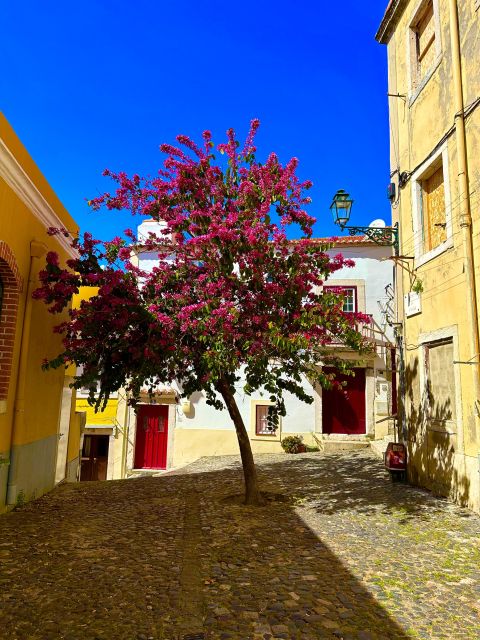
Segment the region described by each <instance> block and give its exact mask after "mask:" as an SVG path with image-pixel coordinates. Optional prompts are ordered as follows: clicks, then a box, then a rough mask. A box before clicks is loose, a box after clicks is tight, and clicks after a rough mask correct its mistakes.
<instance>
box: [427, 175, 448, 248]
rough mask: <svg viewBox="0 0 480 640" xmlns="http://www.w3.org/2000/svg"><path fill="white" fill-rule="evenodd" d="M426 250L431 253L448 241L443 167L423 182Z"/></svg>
mask: <svg viewBox="0 0 480 640" xmlns="http://www.w3.org/2000/svg"><path fill="white" fill-rule="evenodd" d="M421 187H422V213H423V238H424V250H425V251H431V250H432V249H434V248H435V247H438V245H439V244H442V242H445V240H446V239H447V222H446V210H445V184H444V180H443V167H441V166H440V167H439V168H438V169H437V170H436V171H435V172H434V173H433V174H431V175H430V176H429V177H428V178H425V179H424V180H422V181H421Z"/></svg>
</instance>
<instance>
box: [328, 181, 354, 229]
mask: <svg viewBox="0 0 480 640" xmlns="http://www.w3.org/2000/svg"><path fill="white" fill-rule="evenodd" d="M352 204H353V200H352V199H351V198H350V196H349V194H348V193H347V192H346V191H344V190H343V189H339V190H338V191H337V193H336V194H335V195H334V196H333V200H332V204H331V205H330V211H331V212H332V214H333V221H334V223H335V224H338V225H339V227H340V228H341V229H343V228H344V227H345V225H346V224H347V222H348V221H349V220H350V211H351V210H352Z"/></svg>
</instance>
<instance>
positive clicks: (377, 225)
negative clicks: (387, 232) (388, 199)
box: [368, 218, 386, 229]
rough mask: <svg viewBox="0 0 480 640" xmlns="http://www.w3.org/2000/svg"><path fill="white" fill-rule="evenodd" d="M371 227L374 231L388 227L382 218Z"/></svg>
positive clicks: (374, 221) (371, 224)
mask: <svg viewBox="0 0 480 640" xmlns="http://www.w3.org/2000/svg"><path fill="white" fill-rule="evenodd" d="M368 226H369V227H373V228H374V229H384V228H385V227H386V224H385V220H382V219H381V218H377V220H373V222H371V223H370V224H369V225H368Z"/></svg>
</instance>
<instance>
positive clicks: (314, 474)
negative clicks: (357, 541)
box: [261, 453, 471, 519]
mask: <svg viewBox="0 0 480 640" xmlns="http://www.w3.org/2000/svg"><path fill="white" fill-rule="evenodd" d="M321 459H322V462H321V463H320V464H318V462H316V461H315V457H314V456H312V455H308V454H307V455H300V456H298V455H297V456H295V458H294V459H292V460H287V461H285V462H283V463H272V464H266V465H263V466H262V469H261V474H274V473H275V466H276V465H277V464H286V465H288V469H289V477H291V478H292V479H293V481H294V484H295V487H296V488H295V496H297V497H298V499H299V500H300V501H301V500H304V501H306V502H308V505H309V506H310V507H311V508H315V509H316V510H317V511H318V512H321V513H324V514H333V513H337V512H339V511H349V510H354V511H355V512H357V513H363V514H374V513H378V512H383V513H385V514H389V513H392V511H395V512H398V510H400V509H401V510H402V511H403V512H404V513H405V517H406V518H415V519H418V518H425V519H430V518H431V517H432V516H433V515H434V514H435V512H437V511H443V510H444V509H445V506H444V503H443V502H442V501H439V500H438V497H436V496H435V494H432V493H430V492H428V491H425V490H422V489H419V488H417V487H412V486H409V485H407V484H404V483H393V482H391V480H390V478H389V475H388V472H387V471H386V470H385V469H384V468H383V465H382V464H381V463H380V462H379V460H378V459H376V458H374V457H373V456H372V455H371V454H367V455H366V454H364V453H351V454H350V455H349V456H348V457H347V456H345V455H344V454H333V453H332V454H321ZM319 477H321V485H319V482H318V480H319ZM288 484H289V483H286V482H284V481H282V480H281V478H279V480H278V481H277V482H276V487H277V490H278V491H284V490H286V489H287V488H288ZM459 514H460V515H462V516H463V517H469V516H470V515H471V514H470V513H469V512H468V511H459Z"/></svg>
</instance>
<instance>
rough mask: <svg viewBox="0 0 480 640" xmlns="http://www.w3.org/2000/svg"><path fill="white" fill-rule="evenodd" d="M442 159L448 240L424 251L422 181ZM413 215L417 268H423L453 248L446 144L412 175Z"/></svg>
mask: <svg viewBox="0 0 480 640" xmlns="http://www.w3.org/2000/svg"><path fill="white" fill-rule="evenodd" d="M439 158H441V162H442V170H443V186H444V194H445V222H446V228H445V231H446V233H447V237H446V240H444V242H442V243H441V244H439V245H438V246H436V247H434V248H433V249H431V250H430V251H425V249H424V238H423V233H424V229H423V197H422V196H423V189H422V181H423V180H424V179H425V175H426V174H427V173H428V172H429V170H430V169H432V168H433V167H435V165H439V162H438V159H439ZM411 184H412V214H413V233H414V246H415V267H417V268H418V267H421V266H422V265H423V264H425V263H426V262H428V261H429V260H433V258H436V257H437V256H439V255H440V254H442V253H444V251H447V250H448V249H451V248H452V247H453V225H452V198H451V193H450V177H449V171H448V148H447V142H445V143H444V144H443V145H442V146H441V147H440V148H439V149H438V150H437V151H436V152H435V153H434V154H433V156H432V157H431V158H429V159H428V160H426V161H425V162H424V163H423V164H422V165H421V166H420V167H419V168H418V169H417V170H416V171H415V173H414V174H413V175H412V178H411Z"/></svg>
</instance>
